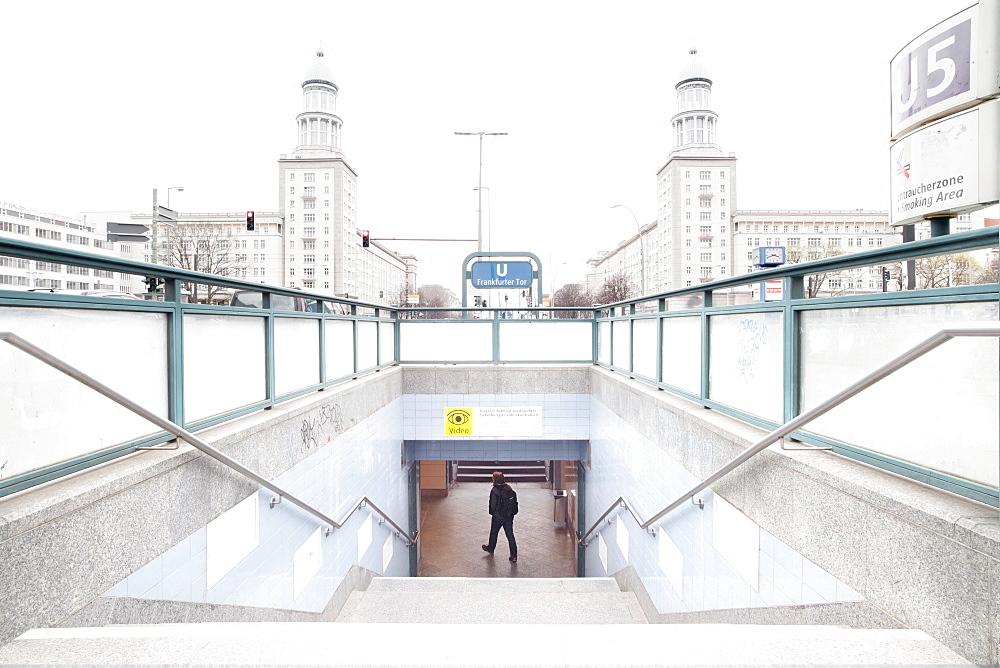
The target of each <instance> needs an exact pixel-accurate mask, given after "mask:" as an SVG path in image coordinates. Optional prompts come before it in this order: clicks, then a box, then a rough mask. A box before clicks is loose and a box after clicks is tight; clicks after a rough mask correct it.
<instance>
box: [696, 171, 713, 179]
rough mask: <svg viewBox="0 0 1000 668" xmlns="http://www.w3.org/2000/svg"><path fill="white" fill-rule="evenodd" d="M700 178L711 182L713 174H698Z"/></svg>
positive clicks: (705, 172)
mask: <svg viewBox="0 0 1000 668" xmlns="http://www.w3.org/2000/svg"><path fill="white" fill-rule="evenodd" d="M698 178H699V179H701V180H702V181H711V180H712V172H709V171H704V172H698Z"/></svg>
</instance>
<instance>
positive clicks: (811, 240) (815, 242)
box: [808, 237, 823, 246]
mask: <svg viewBox="0 0 1000 668" xmlns="http://www.w3.org/2000/svg"><path fill="white" fill-rule="evenodd" d="M822 243H823V240H822V239H819V238H818V237H809V240H808V244H809V245H810V246H820V245H822Z"/></svg>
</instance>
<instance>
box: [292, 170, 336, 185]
mask: <svg viewBox="0 0 1000 668" xmlns="http://www.w3.org/2000/svg"><path fill="white" fill-rule="evenodd" d="M288 180H289V181H294V180H295V172H289V173H288ZM302 180H303V181H305V182H306V183H313V182H315V181H316V172H305V173H304V174H302ZM323 180H324V181H329V180H330V172H323Z"/></svg>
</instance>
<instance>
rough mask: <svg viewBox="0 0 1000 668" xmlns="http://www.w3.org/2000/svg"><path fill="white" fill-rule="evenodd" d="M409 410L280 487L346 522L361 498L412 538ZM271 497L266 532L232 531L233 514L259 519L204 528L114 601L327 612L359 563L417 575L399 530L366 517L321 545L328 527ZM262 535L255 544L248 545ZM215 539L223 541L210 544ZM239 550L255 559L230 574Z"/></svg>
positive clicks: (350, 436)
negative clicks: (405, 433) (213, 573)
mask: <svg viewBox="0 0 1000 668" xmlns="http://www.w3.org/2000/svg"><path fill="white" fill-rule="evenodd" d="M402 406H403V401H402V398H399V399H396V400H395V401H393V402H392V403H391V404H389V405H388V406H386V407H385V408H383V409H382V410H380V411H379V412H377V413H375V414H374V415H371V416H370V417H368V418H367V419H365V420H363V421H362V422H360V423H358V424H357V425H355V426H354V427H353V428H351V429H350V430H348V431H346V432H344V433H343V434H340V435H339V436H337V437H336V438H333V440H332V441H331V442H329V443H327V444H325V445H323V447H321V448H319V449H318V450H317V451H316V452H315V453H314V454H313V455H312V456H310V457H308V458H306V459H304V460H303V461H301V462H299V463H298V464H297V465H296V466H294V467H293V468H292V469H290V470H288V471H286V472H285V473H284V474H282V475H281V476H279V477H278V478H277V479H276V480H275V483H276V484H278V485H279V486H281V487H283V488H285V489H287V490H288V491H289V492H290V493H292V494H295V495H296V496H298V497H299V498H300V499H302V500H303V501H305V502H307V503H309V504H311V505H313V506H315V507H317V508H318V509H319V510H320V511H321V512H323V513H325V514H326V515H328V516H330V517H332V518H333V519H336V520H340V519H341V518H342V517H343V515H344V513H345V512H346V511H347V509H348V508H349V507H350V506H351V505H352V504H354V503H355V502H356V501H357V500H358V499H359V498H360V497H361V496H368V497H369V498H371V499H372V501H373V502H374V503H375V504H377V505H378V506H379V507H380V508H381V509H382V510H384V511H385V512H386V513H388V514H389V516H390V517H391V518H392V519H393V521H395V522H396V523H397V524H399V525H400V526H401V527H403V528H404V529H405V528H407V525H406V522H407V517H408V515H407V472H406V469H405V468H403V466H402V465H401V462H400V449H401V447H402V422H403V421H402ZM331 436H332V434H331ZM271 496H272V494H271V493H270V492H267V491H261V492H259V493H257V494H255V495H253V497H251V498H256V504H257V508H256V517H257V518H258V521H257V526H256V527H253V526H247V524H246V522H245V521H243V522H227V520H228V519H229V518H228V517H227V515H228V514H230V513H242V514H243V516H244V517H247V516H250V517H253V514H252V513H251V514H249V515H248V514H247V512H246V507H245V506H243V507H242V508H241V507H240V506H237V507H234V508H233V509H232V510H230V511H228V512H227V513H225V514H223V515H222V516H220V517H219V518H217V519H216V520H214V521H213V523H212V524H211V525H210V526H212V530H209V528H208V527H202V528H201V529H199V530H198V531H196V532H194V533H193V534H191V535H190V536H189V537H187V538H186V539H184V540H183V541H181V542H180V543H178V544H177V545H175V546H174V547H173V548H171V549H170V550H168V551H167V552H165V553H164V554H162V555H161V556H159V557H157V558H156V559H154V560H153V561H151V562H150V563H149V564H147V565H146V566H144V567H142V568H141V569H139V570H138V571H136V572H135V573H133V574H132V575H131V576H129V577H128V578H126V579H125V580H123V581H122V582H120V583H119V584H118V585H116V586H115V587H113V588H112V589H111V590H110V591H108V592H107V593H106V594H105V595H106V596H128V597H134V598H149V599H162V600H172V601H192V602H203V603H221V604H227V605H245V606H258V607H274V608H283V609H288V610H304V611H310V612H321V611H322V610H323V609H324V608H325V607H326V604H327V602H328V601H329V600H330V597H331V596H332V594H333V593H334V591H335V590H336V588H337V586H338V585H339V584H340V581H341V580H342V578H343V576H344V574H345V573H347V571H348V570H349V569H350V567H351V566H352V565H354V564H355V563H358V564H360V565H361V566H364V567H365V568H368V569H369V570H372V571H374V572H376V573H380V574H383V575H391V576H406V575H408V574H409V555H408V549H409V548H406V547H405V541H404V540H402V539H400V538H396V537H394V535H393V533H392V532H391V527H390V526H389V524H379V523H378V522H377V518H375V520H376V521H372V515H371V514H370V513H369V512H368V511H367V510H365V509H364V508H362V509H361V510H359V511H357V512H355V513H354V514H353V515H352V516H351V518H350V519H349V520H348V522H347V523H346V524H345V525H344V527H343V528H341V529H337V530H334V531H333V533H331V534H330V535H329V536H326V535H324V534H323V531H320V532H319V535H318V536H317V529H320V528H325V527H321V524H320V522H319V520H317V519H316V518H314V517H313V516H312V515H309V514H308V513H306V512H304V511H302V510H300V509H299V508H298V507H296V506H293V505H292V504H291V503H288V502H287V501H286V502H284V503H281V504H279V505H277V506H276V507H275V508H273V509H272V508H271V507H270V505H269V499H270V498H271ZM254 530H256V534H257V535H256V539H255V540H253V537H252V536H248V535H247V534H248V533H249V532H252V531H254ZM226 532H228V533H229V534H231V535H226ZM236 534H238V535H236ZM209 535H213V536H215V537H213V538H212V539H211V541H210V539H209V538H208V536H209ZM213 542H214V545H213ZM387 543H391V546H388V545H387ZM234 544H241V545H244V546H249V547H250V549H249V552H248V553H246V554H245V556H242V555H237V556H242V558H239V559H238V560H237V562H236V563H235V565H233V566H232V567H231V568H230V567H228V564H229V563H231V561H232V560H229V561H227V559H226V558H227V557H232V555H231V554H225V552H226V551H227V550H230V551H231V546H232V545H234ZM254 545H256V547H254ZM359 547H363V548H364V549H363V550H359ZM210 560H211V561H212V562H213V563H214V564H218V563H224V564H227V566H226V567H227V568H228V570H227V571H226V572H224V573H223V574H222V575H221V578H220V579H219V580H218V582H216V583H214V584H210V583H208V581H207V577H208V564H209V561H210Z"/></svg>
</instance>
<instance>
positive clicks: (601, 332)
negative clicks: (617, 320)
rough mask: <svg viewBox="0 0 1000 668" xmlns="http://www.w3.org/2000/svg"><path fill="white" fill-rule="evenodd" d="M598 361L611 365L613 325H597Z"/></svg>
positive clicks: (603, 323)
mask: <svg viewBox="0 0 1000 668" xmlns="http://www.w3.org/2000/svg"><path fill="white" fill-rule="evenodd" d="M597 361H599V362H601V363H603V364H611V323H610V322H600V323H598V324H597Z"/></svg>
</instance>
